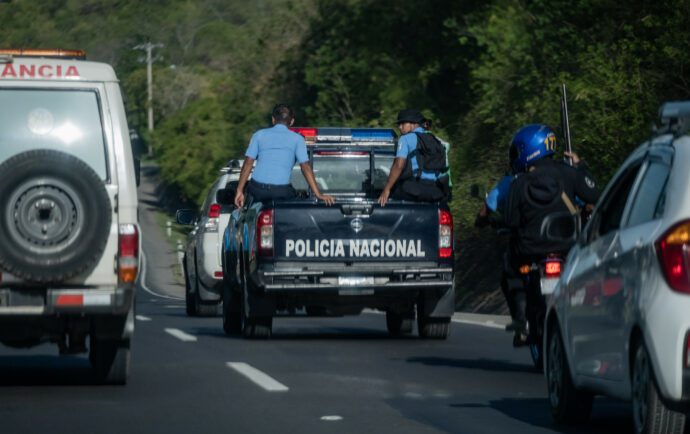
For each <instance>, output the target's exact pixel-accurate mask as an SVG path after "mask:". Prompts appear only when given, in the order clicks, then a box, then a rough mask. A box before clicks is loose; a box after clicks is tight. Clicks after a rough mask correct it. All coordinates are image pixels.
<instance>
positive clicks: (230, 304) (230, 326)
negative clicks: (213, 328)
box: [223, 288, 242, 336]
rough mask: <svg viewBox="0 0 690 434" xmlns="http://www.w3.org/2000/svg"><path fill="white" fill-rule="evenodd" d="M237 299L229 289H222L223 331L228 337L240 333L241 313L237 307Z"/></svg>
mask: <svg viewBox="0 0 690 434" xmlns="http://www.w3.org/2000/svg"><path fill="white" fill-rule="evenodd" d="M238 298H239V297H237V296H236V295H234V294H233V293H232V290H231V289H229V288H224V289H223V331H224V332H225V334H226V335H228V336H231V335H235V334H238V333H240V332H241V331H242V318H241V317H240V315H241V312H240V309H239V306H238V305H237V299H238Z"/></svg>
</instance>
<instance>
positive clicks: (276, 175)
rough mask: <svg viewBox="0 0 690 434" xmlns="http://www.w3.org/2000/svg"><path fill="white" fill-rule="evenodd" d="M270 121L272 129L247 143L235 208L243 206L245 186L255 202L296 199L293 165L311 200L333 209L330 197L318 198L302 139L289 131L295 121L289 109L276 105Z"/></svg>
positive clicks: (253, 137)
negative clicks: (291, 178)
mask: <svg viewBox="0 0 690 434" xmlns="http://www.w3.org/2000/svg"><path fill="white" fill-rule="evenodd" d="M272 121H273V127H271V128H265V129H262V130H259V131H257V132H256V133H254V135H253V136H252V139H251V140H250V142H249V147H248V148H247V152H246V153H245V159H244V164H243V165H242V171H241V172H240V180H239V182H238V185H237V192H236V193H235V205H236V206H237V207H242V206H244V202H245V198H244V187H245V185H247V192H248V193H249V194H251V195H252V197H253V199H254V200H255V201H257V202H265V201H270V200H279V199H293V198H295V189H294V188H292V185H290V175H291V174H292V168H293V166H294V165H295V162H297V163H298V164H299V165H300V169H302V174H303V175H304V178H305V179H306V181H307V184H309V187H310V188H311V191H312V193H313V194H314V196H315V197H316V198H317V199H320V200H323V201H324V202H326V204H328V205H332V204H333V202H334V199H333V197H331V196H329V195H324V194H321V191H320V190H319V187H318V185H317V184H316V180H315V179H314V172H313V171H312V170H311V166H310V165H309V156H308V154H307V145H306V143H305V142H304V138H303V137H302V136H301V135H299V134H297V133H295V132H292V131H290V130H289V127H290V126H292V124H293V123H294V121H295V115H294V112H293V110H292V108H290V107H289V106H287V105H285V104H278V105H276V106H275V107H274V108H273V117H272ZM254 161H256V167H254ZM252 168H254V173H253V175H252V179H251V181H249V183H247V180H248V179H249V175H250V174H251V172H252Z"/></svg>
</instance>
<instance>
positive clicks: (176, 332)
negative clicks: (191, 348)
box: [165, 329, 196, 342]
mask: <svg viewBox="0 0 690 434" xmlns="http://www.w3.org/2000/svg"><path fill="white" fill-rule="evenodd" d="M165 332H166V333H167V334H169V335H171V336H174V337H176V338H177V339H179V340H181V341H182V342H196V336H192V335H190V334H188V333H185V332H183V331H182V330H180V329H165Z"/></svg>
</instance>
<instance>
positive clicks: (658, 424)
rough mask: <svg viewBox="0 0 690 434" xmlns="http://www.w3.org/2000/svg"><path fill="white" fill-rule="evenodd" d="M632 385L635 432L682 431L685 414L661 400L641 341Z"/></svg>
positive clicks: (661, 432)
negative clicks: (674, 409) (672, 409)
mask: <svg viewBox="0 0 690 434" xmlns="http://www.w3.org/2000/svg"><path fill="white" fill-rule="evenodd" d="M631 386H632V406H633V419H634V422H635V432H636V433H638V434H652V433H654V434H671V433H674V434H675V433H678V434H681V433H682V432H683V427H684V425H685V415H684V414H682V413H678V412H675V411H671V410H670V409H669V408H668V407H666V406H665V405H664V403H663V402H662V401H661V398H660V396H659V387H658V385H657V383H656V378H655V377H654V373H653V371H652V366H651V362H650V360H649V354H648V353H647V349H646V348H645V346H644V343H642V342H640V343H639V344H638V345H637V348H636V350H635V359H634V361H633V366H632V373H631Z"/></svg>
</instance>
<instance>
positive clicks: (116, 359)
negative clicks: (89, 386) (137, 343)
mask: <svg viewBox="0 0 690 434" xmlns="http://www.w3.org/2000/svg"><path fill="white" fill-rule="evenodd" d="M89 346H90V349H89V361H90V362H91V366H92V367H93V368H94V370H95V372H96V376H97V378H98V380H99V381H100V382H102V383H104V384H119V385H122V384H126V383H127V378H128V377H129V366H130V349H129V346H130V343H129V339H101V338H96V337H94V336H91V338H90V344H89Z"/></svg>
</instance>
